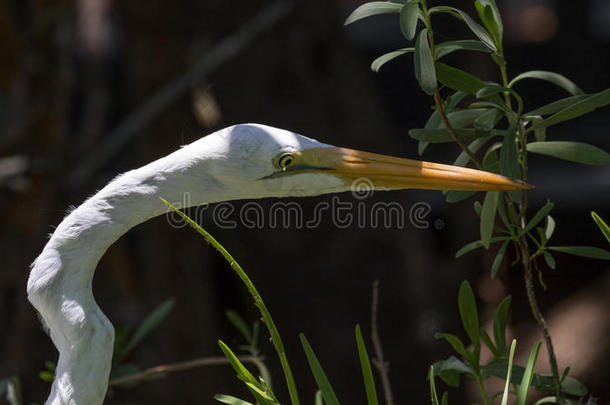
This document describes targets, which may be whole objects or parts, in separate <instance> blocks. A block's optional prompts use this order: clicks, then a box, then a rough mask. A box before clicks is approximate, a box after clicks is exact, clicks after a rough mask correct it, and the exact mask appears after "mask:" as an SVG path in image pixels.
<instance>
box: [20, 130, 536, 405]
mask: <svg viewBox="0 0 610 405" xmlns="http://www.w3.org/2000/svg"><path fill="white" fill-rule="evenodd" d="M359 178H366V179H368V181H369V182H370V183H371V184H372V185H373V186H374V187H375V188H378V189H384V190H386V189H387V190H390V189H406V188H419V189H435V190H512V189H525V188H528V187H529V186H528V185H527V184H525V183H522V182H518V181H513V180H510V179H508V178H506V177H503V176H499V175H496V174H492V173H488V172H483V171H477V170H472V169H467V168H462V167H454V166H449V165H442V164H436V163H428V162H420V161H415V160H409V159H402V158H396V157H389V156H384V155H378V154H373V153H368V152H360V151H355V150H350V149H344V148H338V147H334V146H331V145H327V144H324V143H321V142H318V141H316V140H313V139H310V138H306V137H304V136H301V135H298V134H295V133H292V132H289V131H285V130H282V129H277V128H272V127H268V126H264V125H259V124H242V125H235V126H232V127H229V128H226V129H223V130H221V131H218V132H216V133H213V134H211V135H209V136H206V137H204V138H201V139H199V140H198V141H196V142H193V143H192V144H190V145H187V146H185V147H183V148H181V149H179V150H177V151H176V152H174V153H172V154H170V155H168V156H166V157H164V158H161V159H159V160H156V161H154V162H152V163H150V164H148V165H146V166H143V167H141V168H139V169H135V170H132V171H129V172H126V173H124V174H122V175H120V176H118V177H116V178H115V179H114V180H112V181H111V182H110V183H109V184H108V185H107V186H106V187H104V188H103V189H102V190H100V191H99V192H98V193H96V194H95V195H93V196H92V197H91V198H89V199H88V200H86V201H85V202H84V203H83V204H82V205H81V206H79V207H78V208H76V209H75V210H73V211H72V212H70V213H69V214H68V215H67V216H66V217H65V218H64V220H63V221H62V222H61V223H60V224H59V226H58V227H57V229H55V232H54V233H53V235H52V236H51V238H50V240H49V241H48V243H47V244H46V246H45V247H44V249H43V251H42V253H41V254H40V256H38V258H37V259H36V260H35V261H34V263H33V264H32V270H31V272H30V277H29V280H28V285H27V292H28V298H29V300H30V302H31V303H32V305H33V306H34V307H35V308H36V309H37V310H38V312H39V313H40V315H41V317H42V320H43V321H44V323H45V324H46V326H47V327H48V330H49V334H50V336H51V339H52V340H53V343H54V344H55V346H56V347H57V350H58V351H59V361H58V364H57V369H56V377H55V380H54V381H53V385H52V387H51V393H50V396H49V398H48V399H47V401H46V404H53V405H60V404H70V405H95V404H101V403H102V402H103V400H104V396H105V394H106V389H107V387H108V378H109V373H110V366H111V360H112V351H113V343H114V328H113V326H112V324H111V323H110V321H109V320H108V318H107V317H106V316H105V315H104V313H102V311H101V310H100V308H99V307H98V306H97V304H96V302H95V299H94V298H93V292H92V280H93V273H94V271H95V267H96V265H97V262H98V261H99V259H100V258H101V256H102V255H103V254H104V252H105V251H106V250H107V249H108V247H109V246H110V245H111V244H112V243H113V242H114V241H115V240H117V239H118V238H119V237H120V236H121V235H123V234H124V233H125V232H127V230H129V229H130V228H132V227H134V226H135V225H137V224H139V223H141V222H144V221H146V220H148V219H150V218H152V217H155V216H158V215H161V214H163V213H165V212H166V206H165V205H164V204H163V203H162V202H161V200H160V198H159V197H163V198H165V199H167V200H169V201H183V193H185V192H188V193H189V194H190V199H188V201H190V202H191V205H192V206H196V205H201V204H203V203H213V202H219V201H227V200H237V199H252V198H263V197H288V196H314V195H320V194H325V193H338V192H343V191H348V190H350V187H351V184H352V182H353V181H354V180H355V179H359Z"/></svg>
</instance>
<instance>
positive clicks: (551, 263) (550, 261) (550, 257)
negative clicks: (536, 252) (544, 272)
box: [542, 250, 555, 270]
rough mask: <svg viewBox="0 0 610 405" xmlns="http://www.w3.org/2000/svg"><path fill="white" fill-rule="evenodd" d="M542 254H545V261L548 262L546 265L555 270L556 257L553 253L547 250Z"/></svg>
mask: <svg viewBox="0 0 610 405" xmlns="http://www.w3.org/2000/svg"><path fill="white" fill-rule="evenodd" d="M542 255H543V256H544V261H545V262H546V265H547V266H549V267H550V268H551V269H553V270H555V258H554V257H553V255H552V254H551V253H549V252H548V251H546V250H545V251H544V252H542Z"/></svg>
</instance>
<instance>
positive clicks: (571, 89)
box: [508, 70, 585, 96]
mask: <svg viewBox="0 0 610 405" xmlns="http://www.w3.org/2000/svg"><path fill="white" fill-rule="evenodd" d="M523 79H538V80H544V81H547V82H550V83H553V84H554V85H556V86H558V87H561V88H562V89H564V90H565V91H567V92H568V93H570V94H571V95H573V96H581V95H584V94H585V93H584V92H583V91H582V90H581V89H580V88H579V87H578V86H577V85H576V84H574V82H572V81H571V80H570V79H568V78H567V77H565V76H563V75H560V74H559V73H555V72H548V71H546V70H531V71H529V72H525V73H521V74H520V75H518V76H517V77H515V78H514V79H513V80H511V81H510V83H509V84H508V87H513V86H514V85H515V84H517V83H518V82H520V81H521V80H523Z"/></svg>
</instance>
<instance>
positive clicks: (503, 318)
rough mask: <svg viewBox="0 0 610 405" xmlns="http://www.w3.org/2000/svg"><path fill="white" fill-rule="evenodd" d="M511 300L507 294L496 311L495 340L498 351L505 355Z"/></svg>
mask: <svg viewBox="0 0 610 405" xmlns="http://www.w3.org/2000/svg"><path fill="white" fill-rule="evenodd" d="M511 300H512V298H511V296H510V295H509V296H507V297H506V298H504V299H503V300H502V302H500V305H498V307H497V308H496V310H495V311H494V326H493V329H494V341H495V342H496V347H497V348H498V351H499V352H500V353H502V354H503V355H505V354H506V324H507V320H508V311H509V310H510V303H511Z"/></svg>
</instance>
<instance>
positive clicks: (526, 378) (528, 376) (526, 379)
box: [515, 342, 540, 405]
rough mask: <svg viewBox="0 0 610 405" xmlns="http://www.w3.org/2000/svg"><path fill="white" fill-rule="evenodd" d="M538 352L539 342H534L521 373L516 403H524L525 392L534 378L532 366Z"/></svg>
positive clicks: (534, 363) (518, 404) (521, 404)
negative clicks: (523, 371)
mask: <svg viewBox="0 0 610 405" xmlns="http://www.w3.org/2000/svg"><path fill="white" fill-rule="evenodd" d="M538 353H540V342H538V343H536V345H535V346H534V348H533V349H532V352H531V353H530V358H529V360H528V362H527V366H526V367H525V373H524V374H523V379H522V380H521V384H520V385H519V391H518V392H517V400H516V402H515V404H516V405H525V403H526V402H525V401H526V399H527V392H528V391H529V388H530V385H531V384H532V378H534V367H535V366H536V360H538Z"/></svg>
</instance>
